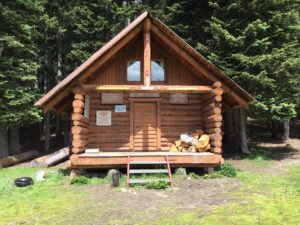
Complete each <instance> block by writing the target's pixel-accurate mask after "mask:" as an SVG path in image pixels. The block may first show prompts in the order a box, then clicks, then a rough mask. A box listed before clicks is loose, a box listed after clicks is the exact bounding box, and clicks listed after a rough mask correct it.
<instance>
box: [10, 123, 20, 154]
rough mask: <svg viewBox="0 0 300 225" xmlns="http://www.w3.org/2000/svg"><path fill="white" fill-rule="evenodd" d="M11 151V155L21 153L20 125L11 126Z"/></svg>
mask: <svg viewBox="0 0 300 225" xmlns="http://www.w3.org/2000/svg"><path fill="white" fill-rule="evenodd" d="M9 152H10V154H11V155H14V154H18V153H20V136H19V127H18V126H12V127H10V128H9Z"/></svg>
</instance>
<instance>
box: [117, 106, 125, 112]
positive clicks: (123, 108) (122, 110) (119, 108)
mask: <svg viewBox="0 0 300 225" xmlns="http://www.w3.org/2000/svg"><path fill="white" fill-rule="evenodd" d="M115 112H116V113H124V112H126V105H115Z"/></svg>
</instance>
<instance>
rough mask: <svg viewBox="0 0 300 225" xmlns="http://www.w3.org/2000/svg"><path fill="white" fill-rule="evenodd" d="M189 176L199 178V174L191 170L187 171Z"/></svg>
mask: <svg viewBox="0 0 300 225" xmlns="http://www.w3.org/2000/svg"><path fill="white" fill-rule="evenodd" d="M189 176H190V177H191V178H192V179H199V178H201V176H199V175H198V174H196V173H193V172H191V173H189Z"/></svg>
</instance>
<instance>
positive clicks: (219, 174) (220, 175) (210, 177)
mask: <svg viewBox="0 0 300 225" xmlns="http://www.w3.org/2000/svg"><path fill="white" fill-rule="evenodd" d="M222 177H224V176H223V175H222V174H221V173H220V172H215V173H211V174H205V175H204V176H203V179H217V178H222Z"/></svg>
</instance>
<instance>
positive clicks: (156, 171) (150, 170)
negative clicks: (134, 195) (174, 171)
mask: <svg viewBox="0 0 300 225" xmlns="http://www.w3.org/2000/svg"><path fill="white" fill-rule="evenodd" d="M142 173H168V170H167V169H132V170H130V174H142Z"/></svg>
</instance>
